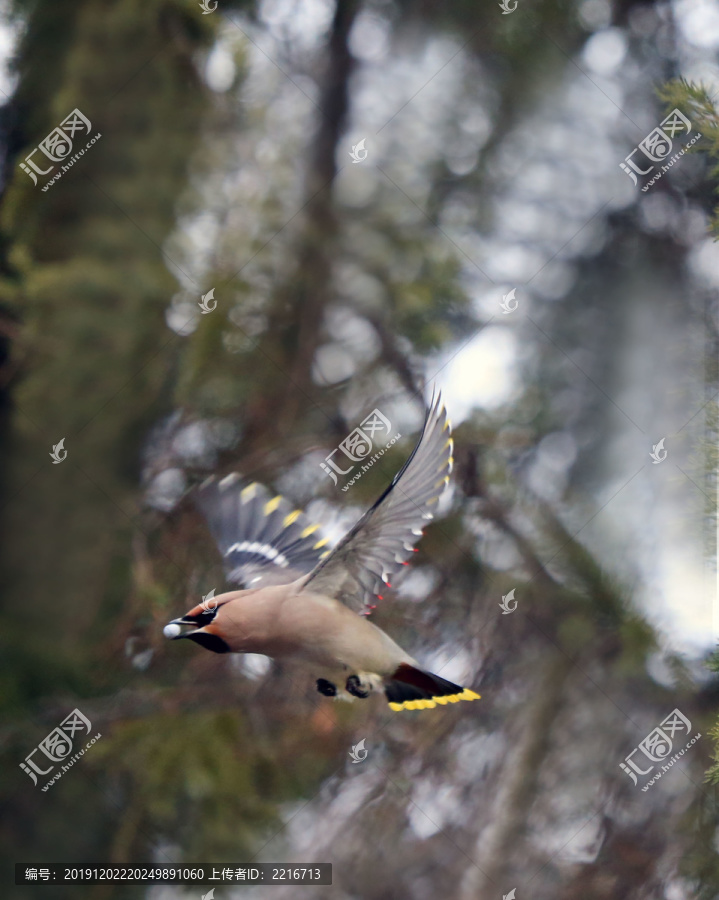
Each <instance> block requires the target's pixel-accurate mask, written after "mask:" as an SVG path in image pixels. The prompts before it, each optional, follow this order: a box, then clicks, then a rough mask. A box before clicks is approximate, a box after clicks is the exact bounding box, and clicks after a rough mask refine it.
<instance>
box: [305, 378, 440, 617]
mask: <svg viewBox="0 0 719 900" xmlns="http://www.w3.org/2000/svg"><path fill="white" fill-rule="evenodd" d="M452 449H453V445H452V438H451V428H450V423H449V419H448V418H447V412H446V410H445V408H444V405H443V404H442V399H441V396H438V397H437V399H436V401H434V402H432V403H431V404H430V407H429V409H428V411H427V415H426V418H425V422H424V428H423V430H422V434H421V436H420V438H419V441H418V442H417V444H416V446H415V448H414V450H413V451H412V453H411V455H410V457H409V459H408V460H407V462H406V463H405V464H404V466H403V467H402V468H401V469H400V471H399V472H398V473H397V474H396V475H395V477H394V479H393V480H392V483H391V484H390V485H389V487H388V488H387V489H386V490H385V491H384V493H383V494H382V496H381V497H380V498H379V499H378V500H377V502H376V503H375V504H374V506H372V507H371V508H370V509H369V510H367V512H366V513H365V514H364V515H363V516H362V518H361V519H360V520H359V521H358V522H357V524H356V525H355V526H354V527H353V528H352V529H351V530H350V531H349V532H348V533H347V534H346V535H345V536H344V537H343V538H342V540H341V541H340V542H339V543H338V544H337V546H336V547H335V548H334V550H332V552H331V553H330V554H329V555H328V556H327V557H326V559H324V560H322V561H320V562H319V563H318V564H317V566H316V567H315V568H314V569H313V570H312V572H310V574H309V576H308V577H307V580H306V581H305V583H304V585H303V590H304V589H307V590H311V591H313V592H316V593H321V594H325V595H327V596H330V597H334V598H336V599H338V600H342V601H343V602H344V603H346V604H347V605H348V606H350V607H352V608H353V609H357V610H358V611H359V612H364V613H366V612H368V611H371V609H372V608H373V607H374V604H375V598H376V597H380V598H381V596H382V594H381V592H382V590H383V588H384V586H385V585H389V584H390V579H391V577H392V576H393V575H394V574H395V573H396V572H398V571H400V570H401V568H402V567H403V566H404V565H406V564H407V560H408V559H409V557H410V555H411V553H412V552H413V550H414V546H413V545H414V544H415V543H416V542H417V541H418V540H419V538H420V537H421V535H422V528H423V526H424V525H425V524H426V522H427V521H428V520H429V519H432V518H433V517H434V512H433V510H434V509H436V505H437V501H438V500H439V497H440V495H441V494H442V491H443V490H444V488H445V487H446V485H447V483H448V482H449V474H450V472H451V471H452V463H453V459H452Z"/></svg>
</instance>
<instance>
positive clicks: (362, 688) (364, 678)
mask: <svg viewBox="0 0 719 900" xmlns="http://www.w3.org/2000/svg"><path fill="white" fill-rule="evenodd" d="M381 687H382V679H381V678H380V677H379V676H378V675H373V674H372V673H370V672H360V673H359V674H358V675H350V677H349V678H348V679H347V684H346V685H345V688H346V689H347V690H348V691H349V692H350V694H352V696H354V697H360V698H362V699H363V700H364V699H366V698H367V697H369V695H370V694H371V693H372V691H378V690H379V689H380V688H381Z"/></svg>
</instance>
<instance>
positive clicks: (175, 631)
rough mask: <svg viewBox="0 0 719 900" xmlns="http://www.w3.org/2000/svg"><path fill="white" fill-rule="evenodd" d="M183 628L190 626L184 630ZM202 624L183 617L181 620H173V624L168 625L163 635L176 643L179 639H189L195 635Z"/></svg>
mask: <svg viewBox="0 0 719 900" xmlns="http://www.w3.org/2000/svg"><path fill="white" fill-rule="evenodd" d="M183 626H190V627H189V628H183ZM199 626H200V623H199V622H198V621H197V620H196V619H194V618H190V617H188V616H182V618H181V619H173V620H172V621H171V622H168V623H167V625H165V627H164V628H163V629H162V633H163V634H164V635H165V637H166V638H168V639H169V640H171V641H176V640H177V639H178V638H183V637H189V636H190V635H191V634H194V633H195V629H196V628H199Z"/></svg>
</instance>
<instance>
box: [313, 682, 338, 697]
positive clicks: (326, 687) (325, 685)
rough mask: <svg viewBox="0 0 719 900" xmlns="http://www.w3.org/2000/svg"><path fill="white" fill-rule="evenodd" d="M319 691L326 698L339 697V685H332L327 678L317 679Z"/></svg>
mask: <svg viewBox="0 0 719 900" xmlns="http://www.w3.org/2000/svg"><path fill="white" fill-rule="evenodd" d="M317 690H318V691H319V692H320V694H322V695H324V696H325V697H336V696H337V685H335V684H332V682H331V681H327V679H326V678H318V679H317Z"/></svg>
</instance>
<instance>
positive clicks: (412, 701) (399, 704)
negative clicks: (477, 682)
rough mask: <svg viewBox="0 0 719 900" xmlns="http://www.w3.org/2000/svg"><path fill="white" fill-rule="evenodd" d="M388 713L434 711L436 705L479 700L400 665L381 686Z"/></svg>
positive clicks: (467, 691) (445, 681) (431, 676)
mask: <svg viewBox="0 0 719 900" xmlns="http://www.w3.org/2000/svg"><path fill="white" fill-rule="evenodd" d="M384 692H385V695H386V697H387V700H388V702H389V706H390V709H393V710H395V711H396V712H399V710H401V709H434V707H435V706H437V705H438V704H439V705H440V706H444V705H445V704H447V703H457V702H459V701H460V700H479V699H480V696H479V694H475V692H474V691H470V690H469V688H463V687H460V686H459V685H458V684H453V683H452V682H451V681H447V680H446V679H444V678H440V677H439V675H433V674H432V673H431V672H425V671H424V670H423V669H417V668H415V667H414V666H410V665H408V664H407V663H402V664H401V665H400V666H399V668H398V669H397V671H396V672H395V673H394V674H393V675H392V677H391V678H390V680H389V682H388V683H387V684H386V685H385V689H384Z"/></svg>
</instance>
